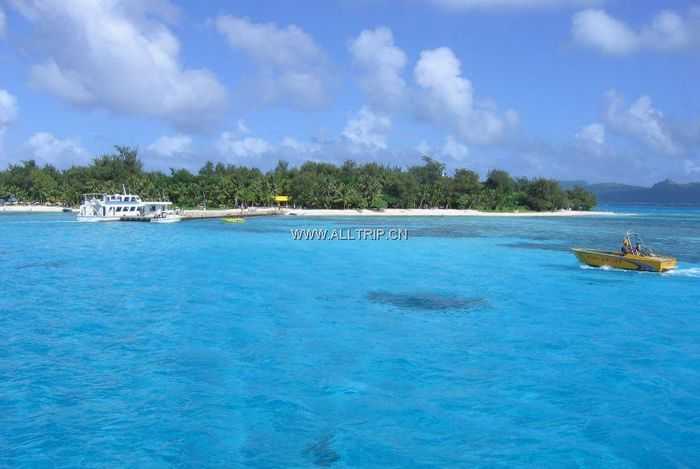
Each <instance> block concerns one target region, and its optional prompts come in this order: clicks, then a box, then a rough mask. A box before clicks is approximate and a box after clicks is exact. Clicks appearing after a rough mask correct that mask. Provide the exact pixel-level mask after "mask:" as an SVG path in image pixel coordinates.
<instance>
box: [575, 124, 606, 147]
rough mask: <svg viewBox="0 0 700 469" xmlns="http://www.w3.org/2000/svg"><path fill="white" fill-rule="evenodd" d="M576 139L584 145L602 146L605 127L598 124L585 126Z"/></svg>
mask: <svg viewBox="0 0 700 469" xmlns="http://www.w3.org/2000/svg"><path fill="white" fill-rule="evenodd" d="M576 139H577V140H579V141H581V142H585V143H593V144H595V145H603V144H604V143H605V126H603V124H600V123H598V122H596V123H593V124H590V125H587V126H585V127H584V128H582V129H581V130H580V131H579V132H578V133H577V134H576Z"/></svg>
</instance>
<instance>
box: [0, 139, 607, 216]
mask: <svg viewBox="0 0 700 469" xmlns="http://www.w3.org/2000/svg"><path fill="white" fill-rule="evenodd" d="M122 185H124V186H126V188H127V189H128V190H129V192H131V193H134V194H138V195H140V196H141V197H142V198H143V199H149V200H159V199H163V198H165V199H167V200H170V201H172V202H173V203H174V204H175V205H177V206H179V207H183V208H193V207H201V206H203V205H205V206H207V207H209V208H216V207H239V206H266V205H271V204H272V203H273V197H274V196H275V195H288V196H290V199H291V200H290V204H293V205H294V206H296V207H304V208H325V209H331V208H334V209H339V208H340V209H359V208H363V209H364V208H368V209H384V208H459V209H477V210H488V211H505V210H534V211H545V210H559V209H568V208H570V209H575V210H590V209H591V208H592V207H594V206H595V204H596V199H595V196H594V195H593V194H592V193H590V192H588V191H586V190H584V189H582V188H580V187H576V188H573V189H570V190H563V189H562V188H561V187H560V186H559V183H558V182H557V181H554V180H550V179H543V178H538V179H526V178H513V177H511V176H510V175H509V174H508V173H507V172H506V171H502V170H493V171H491V172H490V173H489V174H488V176H487V177H486V179H485V180H483V181H482V180H481V179H480V178H479V175H478V174H477V173H475V172H474V171H470V170H468V169H457V170H456V171H455V172H454V174H453V175H451V176H450V175H448V174H447V172H446V171H445V166H444V165H443V164H442V163H440V162H439V161H436V160H434V159H431V158H429V157H424V158H423V164H422V165H417V166H411V167H409V168H406V169H403V168H399V167H390V166H385V165H380V164H377V163H367V164H357V163H355V162H353V161H346V162H345V163H343V164H342V165H341V166H337V165H333V164H330V163H320V162H306V163H304V164H302V165H300V166H298V167H290V166H289V164H288V163H286V162H283V161H281V162H279V163H278V164H277V166H276V167H275V168H274V169H273V170H271V171H267V172H263V171H261V170H260V169H257V168H248V167H245V166H235V165H225V164H222V163H216V164H215V163H212V162H207V163H206V164H205V165H204V166H202V168H201V169H200V170H199V171H198V172H197V173H196V174H194V173H192V172H190V171H187V170H185V169H171V170H170V174H164V173H162V172H159V171H145V170H144V168H143V164H142V162H141V160H140V159H139V157H138V153H137V150H135V149H133V148H129V147H121V146H117V147H115V152H114V153H112V154H107V155H103V156H100V157H98V158H96V159H94V160H93V162H92V163H91V164H90V165H88V166H74V167H71V168H69V169H66V170H58V169H56V168H55V167H53V166H50V165H46V166H39V165H37V164H36V162H34V161H31V160H30V161H25V162H23V163H21V164H14V165H10V166H9V167H8V168H7V169H6V170H4V171H0V196H3V195H9V194H13V195H15V196H16V197H17V198H18V199H19V200H20V202H25V203H35V202H38V203H50V204H61V205H66V206H76V205H78V204H79V203H80V195H81V194H84V193H92V192H98V193H99V192H107V193H120V192H122Z"/></svg>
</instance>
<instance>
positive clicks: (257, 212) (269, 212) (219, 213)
mask: <svg viewBox="0 0 700 469" xmlns="http://www.w3.org/2000/svg"><path fill="white" fill-rule="evenodd" d="M62 212H63V207H56V206H49V205H5V206H0V213H62ZM278 215H283V216H285V215H286V216H298V217H308V218H327V217H600V216H622V215H632V214H631V213H622V212H611V211H596V210H591V211H588V212H586V211H581V210H558V211H551V212H528V211H523V212H520V211H513V212H483V211H479V210H471V209H445V208H388V209H384V210H369V209H301V208H300V209H285V208H283V209H277V208H273V207H250V208H247V209H244V210H241V209H210V210H183V218H184V219H188V220H192V219H206V218H223V217H230V216H242V217H253V216H278Z"/></svg>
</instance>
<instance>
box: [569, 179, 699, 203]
mask: <svg viewBox="0 0 700 469" xmlns="http://www.w3.org/2000/svg"><path fill="white" fill-rule="evenodd" d="M560 184H561V185H562V187H564V188H567V189H568V188H571V187H574V186H576V185H578V186H581V187H583V188H584V189H586V190H588V191H590V192H593V193H594V194H595V195H596V197H597V198H598V202H599V203H645V204H646V203H649V204H673V205H700V182H691V183H688V184H679V183H677V182H673V181H671V180H668V179H667V180H665V181H661V182H659V183H656V184H654V185H653V186H651V187H641V186H630V185H627V184H618V183H614V182H610V183H600V184H586V183H585V182H582V181H562V182H561V183H560Z"/></svg>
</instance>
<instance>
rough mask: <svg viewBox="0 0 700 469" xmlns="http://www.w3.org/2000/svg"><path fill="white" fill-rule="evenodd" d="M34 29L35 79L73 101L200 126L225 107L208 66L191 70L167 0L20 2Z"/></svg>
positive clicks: (222, 92) (221, 91)
mask: <svg viewBox="0 0 700 469" xmlns="http://www.w3.org/2000/svg"><path fill="white" fill-rule="evenodd" d="M14 5H15V7H16V8H17V10H18V11H19V12H20V14H22V15H23V16H24V17H25V18H26V19H27V21H28V22H29V23H30V24H31V25H32V26H33V27H34V31H33V37H35V38H37V43H38V45H39V47H38V48H37V50H38V51H39V53H40V55H41V56H42V61H41V62H40V63H37V64H35V65H33V66H32V67H31V81H32V83H33V84H34V85H35V86H36V87H38V88H40V89H43V90H45V91H47V92H48V93H50V94H53V95H55V96H57V97H59V98H61V99H63V100H65V101H67V102H69V103H71V104H74V105H77V106H82V107H88V108H102V109H107V110H110V111H113V112H118V113H126V114H132V115H144V116H150V117H156V118H159V119H163V120H165V121H167V122H169V123H171V124H173V125H175V126H177V127H181V128H201V127H203V126H206V125H207V124H208V123H210V122H211V121H212V120H214V119H215V118H216V117H217V116H218V115H219V114H220V113H221V112H222V111H223V109H224V107H225V103H226V90H225V89H224V87H223V86H222V85H221V84H220V83H219V82H218V81H217V79H216V78H215V77H214V75H213V74H212V73H211V72H209V71H207V70H203V69H187V68H185V67H184V66H183V65H182V64H181V61H180V57H179V56H180V54H179V52H180V44H179V42H178V40H177V38H176V37H175V36H174V35H173V33H172V32H171V31H170V29H169V28H168V27H167V25H166V22H167V21H170V20H171V19H172V18H171V17H172V11H173V9H174V7H172V6H171V5H170V4H169V2H168V0H159V1H148V2H133V1H129V0H114V1H109V2H97V1H92V0H75V1H71V2H67V1H63V0H27V1H26V2H18V1H16V2H14Z"/></svg>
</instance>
